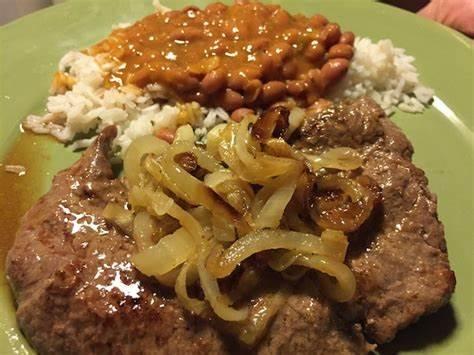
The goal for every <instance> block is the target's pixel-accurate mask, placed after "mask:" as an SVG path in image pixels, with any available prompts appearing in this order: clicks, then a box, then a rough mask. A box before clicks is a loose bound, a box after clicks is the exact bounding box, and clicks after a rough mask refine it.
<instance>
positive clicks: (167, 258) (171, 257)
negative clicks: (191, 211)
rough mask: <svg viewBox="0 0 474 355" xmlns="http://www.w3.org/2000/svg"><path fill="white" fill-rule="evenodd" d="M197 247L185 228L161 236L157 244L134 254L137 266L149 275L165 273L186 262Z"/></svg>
mask: <svg viewBox="0 0 474 355" xmlns="http://www.w3.org/2000/svg"><path fill="white" fill-rule="evenodd" d="M195 249H196V244H195V242H194V239H193V237H192V236H191V234H189V233H188V232H187V231H186V230H185V229H184V228H180V229H178V230H177V231H176V232H174V233H173V234H169V235H167V236H165V237H163V238H161V239H160V240H159V241H158V243H157V244H155V245H153V246H152V247H150V248H147V249H145V250H143V251H141V252H139V253H137V254H135V255H133V256H132V258H131V260H132V262H133V264H134V265H135V267H136V268H137V269H138V270H140V271H141V272H142V273H144V274H145V275H148V276H153V275H163V274H166V273H167V272H169V271H171V270H173V269H174V268H175V267H177V266H178V265H181V264H182V263H184V262H185V261H186V260H187V259H188V258H189V256H190V255H191V254H192V253H193V252H194V250H195Z"/></svg>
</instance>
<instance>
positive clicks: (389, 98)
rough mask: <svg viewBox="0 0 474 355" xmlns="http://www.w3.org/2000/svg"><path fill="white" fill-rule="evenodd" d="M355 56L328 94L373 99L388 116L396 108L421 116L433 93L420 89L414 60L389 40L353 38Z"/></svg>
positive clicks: (421, 87) (424, 87)
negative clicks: (420, 113) (343, 76)
mask: <svg viewBox="0 0 474 355" xmlns="http://www.w3.org/2000/svg"><path fill="white" fill-rule="evenodd" d="M354 46H355V54H354V58H353V59H352V63H351V66H350V68H349V71H348V74H347V75H346V77H345V78H344V79H343V80H342V81H341V82H340V83H339V84H337V85H336V87H335V88H334V89H333V91H332V92H331V94H330V95H331V97H332V98H351V99H355V98H357V97H360V96H364V95H367V96H370V97H372V98H373V99H374V100H375V101H376V102H377V103H378V104H379V105H380V106H381V107H382V108H383V109H384V110H385V112H386V113H387V114H392V113H393V112H394V111H395V108H396V107H398V108H399V109H400V110H402V111H406V112H412V113H415V112H422V111H423V110H424V108H425V106H426V105H428V104H429V102H430V101H431V100H432V98H433V95H434V91H433V89H430V88H428V87H426V86H424V85H422V84H421V83H420V81H419V79H418V77H419V75H418V71H417V69H416V67H415V66H414V65H413V62H414V61H415V58H414V57H412V56H409V55H407V54H405V50H404V49H403V48H397V47H395V46H394V45H393V43H392V41H391V40H389V39H384V40H381V41H379V42H376V43H375V42H372V41H371V40H370V39H369V38H356V41H355V44H354Z"/></svg>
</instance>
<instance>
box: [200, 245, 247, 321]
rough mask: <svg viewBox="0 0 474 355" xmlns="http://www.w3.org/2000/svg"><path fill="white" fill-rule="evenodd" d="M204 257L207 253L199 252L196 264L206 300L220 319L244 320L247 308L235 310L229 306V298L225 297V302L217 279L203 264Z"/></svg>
mask: <svg viewBox="0 0 474 355" xmlns="http://www.w3.org/2000/svg"><path fill="white" fill-rule="evenodd" d="M206 257H207V253H206V252H201V253H200V256H199V259H198V264H197V268H198V273H199V280H200V281H201V287H202V290H203V291H204V295H205V297H206V300H207V301H208V302H209V304H210V305H211V307H212V309H213V311H214V312H215V313H216V314H217V315H218V316H219V317H220V318H221V319H223V320H226V321H231V322H238V321H242V320H244V319H245V318H247V314H248V309H247V308H246V307H245V308H242V309H239V310H237V309H234V308H232V307H230V306H229V303H230V302H229V300H228V299H227V302H226V297H224V296H223V295H222V293H221V292H220V290H219V284H218V283H217V279H216V278H215V276H213V275H212V274H211V273H210V272H209V271H208V269H207V268H206V266H205V259H206Z"/></svg>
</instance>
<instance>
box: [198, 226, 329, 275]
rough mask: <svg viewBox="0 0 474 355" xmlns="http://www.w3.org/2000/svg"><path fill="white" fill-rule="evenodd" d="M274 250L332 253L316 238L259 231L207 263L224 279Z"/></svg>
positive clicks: (280, 232)
mask: <svg viewBox="0 0 474 355" xmlns="http://www.w3.org/2000/svg"><path fill="white" fill-rule="evenodd" d="M273 249H288V250H295V251H298V252H301V253H309V254H319V255H328V256H330V255H331V250H328V248H327V246H326V245H324V243H323V242H322V240H321V238H319V237H318V236H316V235H313V234H305V233H298V232H292V231H284V230H257V231H254V232H250V233H249V234H247V235H245V236H244V237H242V238H240V239H238V240H237V241H236V242H234V243H233V244H232V245H231V246H230V247H229V248H227V249H225V250H223V251H222V250H221V253H217V252H215V253H214V254H213V255H211V256H210V257H209V258H208V260H207V268H208V270H209V271H210V272H211V273H212V274H213V275H214V276H215V277H217V278H223V277H226V276H229V275H230V274H231V273H232V271H234V269H235V268H236V267H237V266H238V265H239V263H241V262H242V261H243V260H245V259H247V258H248V257H249V256H251V255H253V254H256V253H259V252H262V251H264V250H273ZM216 254H217V255H216Z"/></svg>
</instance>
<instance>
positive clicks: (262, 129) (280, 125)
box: [252, 106, 290, 141]
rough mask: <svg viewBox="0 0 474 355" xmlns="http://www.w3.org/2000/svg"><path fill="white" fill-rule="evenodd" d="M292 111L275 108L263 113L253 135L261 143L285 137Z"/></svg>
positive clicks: (281, 107)
mask: <svg viewBox="0 0 474 355" xmlns="http://www.w3.org/2000/svg"><path fill="white" fill-rule="evenodd" d="M289 115H290V111H289V110H288V108H287V107H285V106H273V107H270V108H269V109H267V110H266V111H265V112H263V113H262V117H260V119H258V120H257V122H255V124H254V125H253V127H252V135H253V136H254V137H255V138H257V139H258V140H259V141H264V140H266V139H269V138H272V137H283V136H284V135H285V133H286V131H287V130H288V127H289V122H288V117H289Z"/></svg>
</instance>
